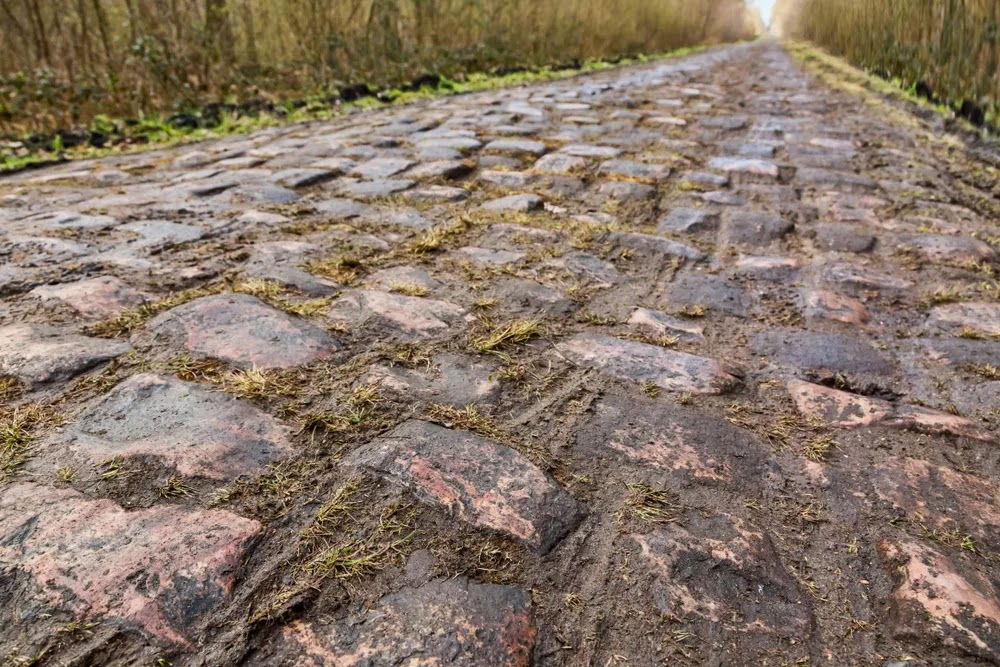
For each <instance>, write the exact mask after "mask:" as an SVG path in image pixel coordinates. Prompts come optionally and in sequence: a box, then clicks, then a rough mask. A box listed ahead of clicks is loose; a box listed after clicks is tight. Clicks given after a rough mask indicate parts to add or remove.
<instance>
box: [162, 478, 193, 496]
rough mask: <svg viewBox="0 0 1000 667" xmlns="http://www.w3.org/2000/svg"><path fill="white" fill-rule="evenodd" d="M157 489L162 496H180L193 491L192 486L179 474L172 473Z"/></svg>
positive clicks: (187, 494)
mask: <svg viewBox="0 0 1000 667" xmlns="http://www.w3.org/2000/svg"><path fill="white" fill-rule="evenodd" d="M156 491H157V493H158V494H159V496H160V497H161V498H178V497H180V496H189V495H191V493H192V489H191V487H190V486H188V485H187V484H186V483H185V482H184V480H183V479H182V478H181V477H180V476H178V475H171V476H170V478H169V479H168V480H167V481H166V482H164V483H163V485H162V486H160V488H158V489H157V490H156Z"/></svg>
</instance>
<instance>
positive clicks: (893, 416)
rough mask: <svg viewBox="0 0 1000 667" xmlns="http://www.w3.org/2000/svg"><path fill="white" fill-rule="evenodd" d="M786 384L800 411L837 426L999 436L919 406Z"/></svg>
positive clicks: (798, 382) (989, 438)
mask: <svg viewBox="0 0 1000 667" xmlns="http://www.w3.org/2000/svg"><path fill="white" fill-rule="evenodd" d="M786 387H787V389H788V394H789V395H790V396H791V397H792V401H793V402H794V403H795V405H796V407H797V408H798V410H799V412H801V413H802V414H804V415H806V416H808V417H817V418H819V419H822V420H823V421H824V422H826V423H827V424H829V425H830V426H834V427H837V428H856V427H859V426H868V425H872V424H884V425H885V426H890V427H894V428H901V429H909V430H913V431H918V432H920V433H930V434H932V435H936V434H947V435H956V436H963V437H966V438H972V439H974V440H983V441H986V442H991V441H994V440H997V439H998V438H997V436H996V435H994V434H993V433H991V432H990V431H988V430H986V429H985V428H983V427H982V426H980V425H979V424H977V423H976V422H974V421H972V420H971V419H966V418H965V417H959V416H958V415H953V414H950V413H947V412H941V411H939V410H932V409H930V408H925V407H921V406H919V405H902V404H898V403H891V402H889V401H885V400H882V399H879V398H871V397H869V396H859V395H858V394H851V393H849V392H846V391H840V390H839V389H831V388H829V387H824V386H822V385H817V384H812V383H810V382H802V381H801V380H791V381H789V382H788V383H787V384H786Z"/></svg>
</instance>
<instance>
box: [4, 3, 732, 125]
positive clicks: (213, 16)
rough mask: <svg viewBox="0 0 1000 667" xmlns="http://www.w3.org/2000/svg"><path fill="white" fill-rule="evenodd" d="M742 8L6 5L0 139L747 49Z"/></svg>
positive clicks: (638, 5)
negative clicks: (583, 64)
mask: <svg viewBox="0 0 1000 667" xmlns="http://www.w3.org/2000/svg"><path fill="white" fill-rule="evenodd" d="M748 26H749V24H748V22H747V21H746V15H745V10H744V6H743V0H613V1H612V0H0V43H3V44H5V45H7V46H8V48H4V49H0V133H6V134H16V133H18V132H24V131H28V130H43V129H52V128H56V127H65V126H67V125H73V124H80V123H84V124H85V123H88V122H90V121H91V119H93V118H94V117H95V116H96V115H97V114H100V113H106V114H110V115H115V116H128V117H134V116H137V115H139V114H142V113H150V112H163V111H171V110H183V109H189V108H191V107H194V106H197V105H200V104H204V103H205V102H210V101H225V100H229V101H233V100H238V99H247V98H252V97H257V96H263V97H265V98H266V97H269V96H270V97H273V98H287V97H289V96H296V95H299V96H301V95H306V94H310V93H322V92H324V91H328V92H332V91H333V90H335V89H337V88H339V87H341V86H344V85H346V84H352V83H361V82H363V83H368V84H371V85H374V86H381V85H390V84H395V83H398V82H400V81H405V80H408V79H411V78H413V77H415V76H417V75H420V74H423V73H428V72H430V73H437V74H440V75H443V76H449V77H455V76H457V75H460V74H461V73H463V72H470V71H481V70H486V69H489V68H495V67H513V66H539V65H544V64H553V63H566V62H572V61H576V60H580V59H590V58H607V57H612V56H618V55H634V54H638V53H652V52H661V51H666V50H670V49H673V48H677V47H681V46H687V45H691V44H695V43H700V42H705V41H722V40H733V39H737V38H742V37H745V36H748V30H749V27H748Z"/></svg>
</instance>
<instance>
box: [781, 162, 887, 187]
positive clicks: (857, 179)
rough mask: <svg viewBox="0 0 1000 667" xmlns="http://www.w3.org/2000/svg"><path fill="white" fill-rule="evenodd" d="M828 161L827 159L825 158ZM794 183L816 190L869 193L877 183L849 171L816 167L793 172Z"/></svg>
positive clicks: (802, 168)
mask: <svg viewBox="0 0 1000 667" xmlns="http://www.w3.org/2000/svg"><path fill="white" fill-rule="evenodd" d="M827 160H829V157H828V158H827ZM795 183H796V184H797V185H803V186H806V187H812V188H816V189H831V190H838V191H841V192H861V193H864V192H871V191H873V190H877V189H878V183H876V182H875V181H873V180H872V179H870V178H868V177H867V176H861V175H860V174H855V173H854V172H850V171H837V170H833V169H821V168H816V167H801V168H799V169H798V170H796V172H795Z"/></svg>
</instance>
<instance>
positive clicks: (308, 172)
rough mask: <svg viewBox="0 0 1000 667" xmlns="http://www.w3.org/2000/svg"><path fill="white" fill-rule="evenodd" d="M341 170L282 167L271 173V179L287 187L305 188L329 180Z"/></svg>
mask: <svg viewBox="0 0 1000 667" xmlns="http://www.w3.org/2000/svg"><path fill="white" fill-rule="evenodd" d="M340 173H343V172H342V171H341V172H337V171H328V170H326V169H316V168H312V169H310V168H298V169H282V170H281V171H279V172H277V173H275V174H272V175H271V180H273V181H274V182H275V183H279V184H281V185H284V186H285V187H289V188H293V189H294V188H307V187H309V186H311V185H317V184H319V183H323V182H324V181H329V180H331V179H333V178H336V177H337V176H339V175H340Z"/></svg>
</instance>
